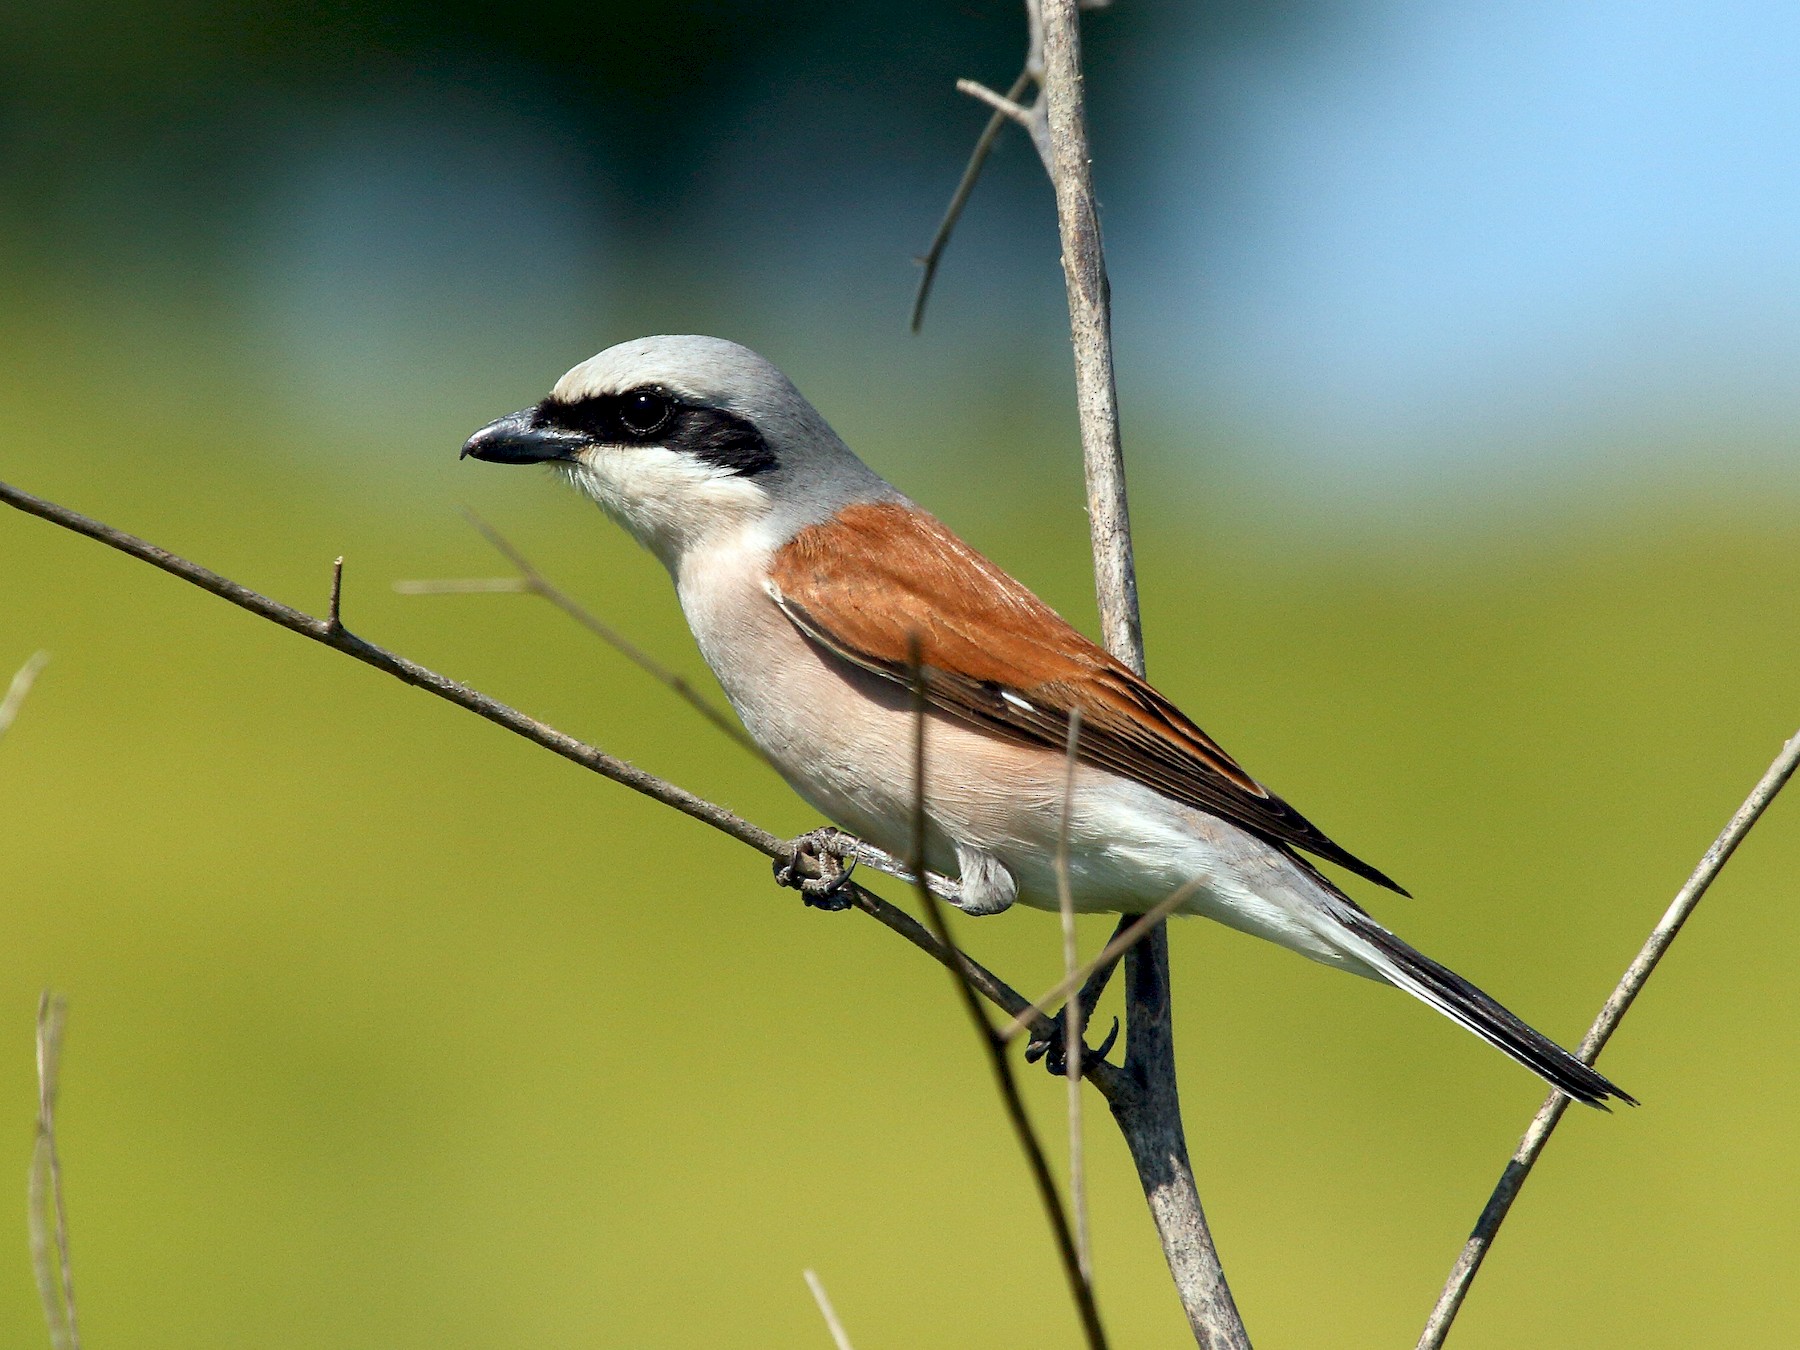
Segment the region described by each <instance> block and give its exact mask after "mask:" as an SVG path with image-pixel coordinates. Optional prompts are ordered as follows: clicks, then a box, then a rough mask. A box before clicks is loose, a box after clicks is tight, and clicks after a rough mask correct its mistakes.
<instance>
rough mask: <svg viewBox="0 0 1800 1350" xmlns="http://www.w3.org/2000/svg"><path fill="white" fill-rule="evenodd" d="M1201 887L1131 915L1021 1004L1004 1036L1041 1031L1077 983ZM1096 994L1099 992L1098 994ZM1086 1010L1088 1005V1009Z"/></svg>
mask: <svg viewBox="0 0 1800 1350" xmlns="http://www.w3.org/2000/svg"><path fill="white" fill-rule="evenodd" d="M1199 889H1200V883H1199V882H1198V881H1187V882H1183V883H1182V884H1181V885H1180V886H1177V887H1176V888H1175V889H1174V890H1172V891H1170V892H1169V893H1168V894H1167V895H1165V896H1164V897H1163V898H1162V899H1161V900H1158V901H1157V902H1156V904H1155V905H1153V906H1151V908H1149V909H1147V910H1145V911H1144V912H1143V913H1142V914H1139V915H1136V916H1135V917H1128V918H1127V920H1126V921H1125V922H1124V923H1121V924H1120V925H1119V929H1118V931H1117V932H1116V933H1114V935H1113V937H1112V940H1111V941H1109V942H1108V943H1107V944H1106V945H1105V946H1104V947H1102V948H1101V949H1100V951H1099V953H1098V954H1096V955H1095V956H1094V957H1093V958H1091V959H1090V960H1088V961H1085V962H1083V963H1082V964H1081V965H1079V966H1077V967H1076V968H1075V969H1074V970H1072V971H1070V972H1069V973H1068V974H1067V975H1065V976H1063V978H1062V979H1060V980H1058V981H1057V982H1056V983H1055V984H1053V985H1051V986H1050V988H1049V989H1047V990H1045V991H1044V992H1043V993H1042V994H1040V995H1039V996H1038V997H1037V998H1035V999H1033V1000H1032V1001H1031V1002H1030V1003H1028V1004H1026V1005H1025V1007H1023V1008H1021V1009H1020V1010H1019V1013H1018V1015H1017V1016H1016V1017H1014V1018H1013V1020H1012V1021H1010V1022H1008V1023H1007V1024H1006V1025H1005V1026H1004V1027H1002V1028H1001V1029H1000V1039H1001V1040H1003V1041H1008V1042H1011V1041H1014V1040H1017V1039H1018V1037H1019V1036H1020V1035H1022V1034H1023V1033H1024V1032H1027V1031H1030V1032H1032V1034H1033V1035H1037V1034H1039V1032H1038V1030H1037V1028H1038V1027H1039V1026H1041V1025H1043V1019H1044V1016H1045V1014H1047V1013H1048V1012H1049V1011H1050V1009H1051V1008H1053V1007H1054V1006H1056V1004H1057V1003H1059V1002H1061V1001H1062V1000H1063V999H1065V998H1067V997H1068V996H1069V993H1070V991H1071V990H1073V989H1074V988H1075V986H1076V985H1078V984H1081V983H1082V982H1083V981H1084V980H1087V979H1089V977H1091V976H1093V975H1095V974H1098V973H1099V972H1100V971H1102V970H1108V971H1110V970H1111V969H1112V968H1113V967H1114V966H1116V965H1118V963H1119V958H1120V957H1122V956H1124V955H1125V954H1126V953H1127V952H1129V951H1130V950H1131V949H1132V948H1133V947H1135V946H1137V945H1138V943H1140V942H1142V941H1143V940H1144V939H1145V938H1146V937H1148V936H1149V935H1150V934H1151V933H1153V932H1155V931H1156V926H1157V925H1158V924H1160V923H1161V922H1162V921H1163V920H1164V919H1166V918H1168V917H1169V916H1170V915H1171V914H1173V913H1174V912H1175V911H1176V910H1178V909H1180V908H1181V907H1182V906H1183V905H1184V904H1186V903H1187V902H1188V901H1189V900H1191V899H1192V898H1193V896H1194V892H1195V891H1197V890H1199ZM1096 997H1098V996H1097V995H1096ZM1090 1006H1091V1005H1090ZM1085 1011H1087V1009H1084V1012H1085ZM1059 1034H1060V1033H1059ZM1093 1067H1094V1066H1093V1065H1091V1064H1090V1065H1089V1073H1088V1077H1089V1078H1090V1079H1091V1078H1092V1077H1093V1073H1092V1069H1093Z"/></svg>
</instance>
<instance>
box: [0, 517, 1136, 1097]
mask: <svg viewBox="0 0 1800 1350" xmlns="http://www.w3.org/2000/svg"><path fill="white" fill-rule="evenodd" d="M0 502H4V503H5V504H6V505H8V506H12V507H15V508H17V509H18V510H20V511H24V512H26V513H27V514H29V515H34V516H37V517H39V518H40V519H42V520H47V521H49V522H50V523H51V524H53V525H58V526H61V527H62V528H63V529H66V530H72V531H74V532H75V533H76V534H81V535H85V536H87V537H88V538H90V539H93V540H96V541H98V542H99V543H102V544H105V545H106V546H107V547H109V548H115V549H117V550H119V552H121V553H124V554H127V555H128V556H130V557H133V558H136V559H138V560H139V561H141V562H147V563H149V564H150V565H151V566H153V567H157V568H160V569H162V570H163V571H165V572H167V573H169V575H171V576H174V577H178V578H180V579H181V580H182V581H185V582H187V583H188V584H189V585H191V586H197V587H199V588H200V589H201V590H203V591H206V592H207V593H209V594H211V595H216V596H218V597H219V598H220V599H222V600H226V601H229V602H230V603H231V604H234V605H236V606H237V607H238V608H240V609H244V610H248V611H249V612H250V613H252V614H254V615H256V616H257V617H258V618H262V619H267V620H268V621H269V622H270V623H275V624H279V625H280V626H281V627H283V628H286V629H288V630H289V631H290V632H294V633H298V634H299V635H300V636H301V637H304V638H310V639H311V640H312V641H314V642H317V643H319V644H320V645H322V646H326V647H329V648H331V649H332V650H333V651H336V652H341V653H343V654H344V655H345V656H349V657H352V658H353V659H355V660H358V661H361V662H362V663H363V664H365V665H369V666H373V667H374V668H375V669H376V670H379V671H382V672H383V673H385V674H388V675H391V676H393V677H394V678H395V679H397V680H400V681H402V682H403V683H406V684H410V685H412V686H414V687H415V688H418V689H422V690H424V691H425V692H426V693H428V694H432V695H434V696H435V697H437V698H441V699H443V700H444V701H445V702H447V703H454V704H455V705H456V706H457V707H459V708H462V709H464V710H466V711H468V712H472V713H474V714H476V715H477V716H479V717H484V718H486V719H487V720H488V721H490V722H492V723H494V724H495V725H496V726H499V727H504V728H505V729H506V730H508V731H510V732H512V733H513V734H514V735H517V736H522V737H524V738H525V739H526V740H528V741H530V742H531V743H532V744H534V745H538V746H541V747H543V748H544V749H546V750H549V751H550V752H551V753H553V754H556V755H560V756H561V757H562V758H564V759H566V760H569V761H570V762H571V763H574V764H579V765H580V766H581V767H582V768H584V769H588V770H591V771H592V772H594V773H597V774H599V775H600V776H601V777H603V778H607V779H610V780H611V781H612V782H615V783H618V784H620V785H621V786H624V787H628V788H630V789H631V790H632V791H633V792H638V793H642V794H643V795H644V796H646V797H649V798H650V799H651V800H653V801H657V802H661V803H662V804H663V805H665V806H672V807H674V808H675V809H676V810H677V811H679V812H681V813H682V814H683V815H685V816H691V817H692V818H693V819H695V820H698V821H700V822H701V823H702V824H705V825H710V826H712V828H713V829H715V830H718V831H719V832H720V833H722V834H726V835H729V836H730V837H731V838H733V839H735V840H737V841H738V842H739V843H741V844H746V845H748V846H749V847H751V848H753V849H755V850H756V851H757V852H759V853H761V854H763V855H764V856H765V857H770V858H785V857H787V856H788V853H789V847H788V843H787V841H785V840H783V839H781V838H780V837H779V836H777V835H774V834H771V833H769V831H767V830H764V829H761V828H760V827H758V826H756V825H753V824H751V823H750V822H749V821H747V820H744V819H743V818H742V817H740V816H738V815H735V814H734V813H732V812H730V811H727V810H726V809H725V808H724V807H722V806H719V805H717V804H716V803H713V802H710V801H707V800H706V799H705V798H704V797H700V796H696V795H695V794H694V793H692V792H689V791H687V790H686V789H685V788H681V787H678V786H676V785H675V784H674V783H671V782H669V781H668V780H666V779H663V778H659V777H657V776H656V775H655V774H652V773H647V772H645V771H644V770H643V769H640V768H638V767H637V766H636V765H634V764H631V763H628V762H627V761H625V760H622V759H619V758H618V757H616V756H614V755H609V754H607V753H606V752H605V751H604V750H600V749H598V748H596V747H595V746H592V745H588V744H586V743H585V742H583V741H578V740H576V739H575V738H574V737H573V736H570V735H567V734H566V733H564V732H561V731H558V730H557V729H556V728H554V727H551V726H548V725H546V724H545V723H543V722H539V721H538V720H536V719H535V718H532V717H527V716H526V715H525V714H524V713H521V712H519V711H517V710H516V709H513V708H510V707H508V706H507V705H506V704H504V703H501V702H500V701H499V700H498V699H494V698H490V697H488V696H487V695H486V694H483V693H481V692H480V691H478V690H475V689H471V688H469V687H468V686H467V685H464V684H459V683H457V682H456V681H455V680H452V679H450V678H448V677H447V676H444V675H440V674H438V673H437V672H436V671H434V670H430V669H428V668H427V667H425V666H422V665H420V664H418V662H416V661H411V660H408V659H407V658H406V657H404V656H400V655H398V654H396V653H394V652H390V651H388V650H386V649H385V648H382V647H377V646H376V645H375V644H374V643H372V642H367V641H365V640H364V639H362V638H359V637H357V636H356V635H355V634H353V633H349V632H346V631H344V630H343V629H341V628H340V629H336V630H333V629H332V628H331V627H330V626H329V625H328V624H327V623H326V621H325V620H323V619H317V618H314V617H312V616H311V615H309V614H305V613H303V612H301V611H300V610H297V609H294V608H292V607H291V606H289V605H284V604H282V603H281V602H280V601H278V600H271V599H269V598H268V597H267V596H265V595H261V594H259V593H258V592H256V591H253V590H251V589H250V588H249V587H247V586H243V585H240V584H239V583H237V582H235V581H232V580H231V579H230V578H228V577H223V576H220V575H219V574H218V573H217V572H214V571H211V570H209V569H208V568H205V567H201V566H200V565H199V564H197V563H193V562H189V561H188V560H187V559H186V558H183V557H180V556H179V555H177V554H174V553H170V552H169V551H168V550H167V549H162V548H158V547H157V546H156V545H155V544H151V543H148V542H146V541H145V540H142V539H139V538H138V537H137V536H136V535H132V534H127V533H126V532H125V531H124V530H118V529H114V528H113V527H112V526H110V525H104V524H102V523H101V522H100V521H97V520H94V519H93V518H92V517H90V516H84V515H82V514H81V513H80V512H79V511H72V510H70V509H69V508H68V507H66V506H60V505H58V504H57V503H55V502H51V501H46V500H45V499H44V498H42V497H35V496H33V495H32V494H31V493H29V492H24V491H21V490H20V489H19V488H16V487H13V486H12V485H11V484H9V483H4V482H0ZM843 893H844V894H845V895H846V896H848V897H849V899H850V902H851V904H852V905H853V906H854V907H855V908H857V909H860V910H861V911H862V912H863V913H865V914H867V915H868V916H869V917H870V918H872V919H875V920H876V921H877V922H879V923H881V924H883V925H884V926H886V927H887V928H889V929H891V930H893V931H894V932H895V933H898V934H899V935H900V936H901V937H903V938H905V939H906V940H907V941H908V942H910V943H912V944H913V946H915V947H917V948H918V949H919V950H920V951H922V952H924V953H925V954H926V955H927V956H929V957H931V958H932V960H934V961H937V962H938V963H939V964H941V965H943V966H945V967H947V968H949V969H951V970H954V971H960V972H961V973H962V976H963V978H964V979H965V980H966V981H967V982H968V983H969V985H970V986H971V987H972V988H973V989H974V990H975V991H976V992H977V993H978V994H980V995H981V996H982V997H983V998H985V999H987V1000H988V1001H989V1002H991V1003H993V1004H994V1006H995V1007H997V1008H999V1009H1000V1010H1001V1011H1002V1012H1005V1013H1007V1014H1009V1015H1015V1014H1017V1013H1019V1012H1021V1011H1022V1010H1024V1009H1025V1007H1026V1006H1027V1005H1026V1000H1025V996H1024V995H1023V994H1021V993H1019V991H1018V990H1016V989H1014V988H1013V987H1012V986H1011V985H1009V984H1007V983H1006V981H1005V980H1002V979H1001V978H1000V977H999V976H997V975H995V974H994V973H993V972H992V971H990V970H988V969H987V968H986V967H985V966H983V965H982V964H981V963H980V962H978V961H975V960H973V959H972V958H970V957H968V956H966V955H964V954H963V953H961V952H956V953H952V952H951V951H950V949H949V948H947V947H945V946H944V945H942V944H941V943H939V942H938V941H937V939H936V938H934V937H932V935H931V933H930V932H929V931H928V930H927V929H926V928H925V927H924V926H923V925H922V924H920V923H919V921H918V920H917V919H915V918H913V917H912V916H911V915H910V914H908V913H907V912H906V911H905V910H903V909H899V908H897V907H896V906H894V905H890V904H889V903H888V902H887V901H885V900H883V899H882V898H881V897H880V896H878V895H875V894H874V893H872V892H871V891H868V890H866V889H865V888H863V887H861V886H858V885H856V884H855V883H854V882H852V883H850V884H848V885H847V886H846V887H845V888H844V892H843ZM1052 1029H1053V1028H1052V1024H1051V1022H1050V1019H1049V1018H1047V1017H1043V1016H1039V1017H1038V1018H1037V1020H1036V1023H1035V1025H1034V1026H1033V1028H1032V1031H1033V1034H1034V1035H1046V1036H1047V1035H1049V1034H1051V1031H1052ZM1087 1077H1088V1081H1089V1082H1090V1083H1092V1084H1093V1085H1094V1086H1095V1087H1096V1088H1097V1089H1099V1091H1100V1093H1101V1095H1102V1096H1104V1097H1106V1098H1107V1099H1108V1100H1111V1098H1112V1096H1113V1095H1114V1094H1115V1093H1118V1092H1120V1091H1122V1090H1123V1085H1122V1082H1121V1080H1120V1078H1119V1076H1118V1074H1117V1073H1116V1072H1115V1071H1114V1069H1113V1066H1112V1065H1110V1064H1100V1065H1095V1066H1093V1067H1092V1068H1090V1069H1089V1071H1088V1075H1087Z"/></svg>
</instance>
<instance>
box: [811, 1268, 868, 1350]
mask: <svg viewBox="0 0 1800 1350" xmlns="http://www.w3.org/2000/svg"><path fill="white" fill-rule="evenodd" d="M800 1274H801V1275H802V1277H804V1278H805V1280H806V1287H807V1288H808V1289H810V1290H812V1296H813V1302H814V1303H816V1304H818V1305H819V1316H820V1317H823V1318H824V1319H825V1329H826V1330H827V1331H829V1332H830V1333H831V1343H832V1344H833V1345H834V1346H836V1347H837V1350H856V1347H855V1346H853V1345H851V1344H850V1333H849V1332H847V1331H845V1330H844V1324H843V1323H842V1322H840V1321H838V1315H837V1309H836V1308H834V1307H832V1306H831V1299H830V1298H829V1297H827V1296H826V1293H825V1282H824V1281H823V1280H821V1279H820V1278H819V1275H818V1272H817V1271H812V1270H803V1271H801V1272H800Z"/></svg>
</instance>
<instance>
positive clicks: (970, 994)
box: [907, 634, 1106, 1350]
mask: <svg viewBox="0 0 1800 1350" xmlns="http://www.w3.org/2000/svg"><path fill="white" fill-rule="evenodd" d="M907 645H908V659H907V665H908V667H909V668H910V671H911V684H912V704H913V812H912V836H911V837H912V847H913V856H912V858H911V859H910V862H911V866H912V872H913V876H914V878H915V880H914V881H913V889H914V890H915V891H916V892H917V893H918V896H919V903H920V905H921V906H923V907H924V910H925V914H926V918H927V920H928V921H929V922H930V924H931V929H932V932H933V933H934V934H936V936H937V940H938V942H939V943H940V944H942V945H943V946H944V947H945V948H946V949H948V950H949V951H950V952H951V953H952V954H953V955H955V956H957V957H960V956H961V949H960V948H958V947H957V945H956V938H955V937H954V936H953V935H952V934H951V932H950V922H949V919H948V917H947V916H946V915H945V913H944V903H943V901H941V900H939V899H938V898H937V896H935V895H933V894H932V893H931V887H929V886H927V885H926V884H925V831H926V825H927V821H926V813H925V799H926V793H925V783H926V778H925V726H926V716H925V674H924V667H923V665H922V664H921V662H920V659H919V639H918V635H917V634H914V635H913V636H912V638H911V639H910V641H909V642H908V644H907ZM950 974H951V982H952V983H953V984H954V985H955V986H956V991H957V997H958V998H959V999H961V1000H962V1003H963V1006H964V1008H965V1009H966V1010H967V1011H968V1014H969V1020H970V1021H971V1022H972V1023H973V1024H974V1026H975V1034H976V1036H977V1038H978V1039H979V1040H980V1041H981V1048H982V1050H983V1051H984V1052H985V1053H986V1054H987V1059H988V1065H989V1067H990V1068H991V1069H992V1070H993V1073H994V1083H995V1086H996V1087H998V1088H999V1089H1000V1101H1001V1104H1002V1105H1003V1106H1004V1107H1005V1108H1006V1116H1007V1119H1008V1120H1009V1121H1010V1122H1011V1124H1012V1127H1013V1133H1014V1135H1015V1136H1016V1137H1017V1139H1018V1141H1019V1148H1020V1150H1021V1151H1022V1152H1023V1153H1024V1154H1025V1163H1026V1166H1027V1167H1028V1168H1029V1169H1030V1171H1031V1179H1032V1181H1033V1182H1034V1183H1036V1186H1037V1192H1038V1198H1039V1199H1040V1200H1041V1201H1042V1202H1043V1206H1044V1217H1045V1218H1046V1219H1048V1220H1049V1223H1050V1233H1051V1236H1052V1237H1053V1238H1054V1239H1055V1241H1056V1251H1057V1255H1058V1256H1059V1257H1060V1258H1061V1259H1062V1268H1063V1274H1064V1275H1065V1276H1066V1277H1067V1279H1068V1283H1069V1292H1070V1294H1071V1295H1072V1296H1073V1297H1074V1299H1075V1310H1076V1312H1077V1314H1078V1315H1079V1316H1080V1318H1081V1328H1082V1331H1083V1333H1084V1334H1085V1335H1086V1337H1087V1343H1088V1347H1089V1350H1105V1347H1106V1332H1105V1331H1104V1330H1103V1329H1102V1327H1101V1325H1100V1309H1099V1307H1098V1306H1097V1305H1096V1304H1095V1302H1094V1289H1093V1286H1092V1284H1090V1283H1089V1281H1088V1279H1087V1276H1086V1275H1085V1274H1084V1273H1083V1271H1082V1267H1081V1258H1080V1256H1079V1255H1078V1254H1077V1252H1076V1250H1075V1236H1074V1233H1073V1232H1072V1231H1071V1229H1070V1226H1069V1216H1068V1215H1067V1214H1066V1213H1065V1212H1064V1210H1063V1203H1062V1197H1061V1196H1059V1195H1058V1194H1057V1193H1056V1180H1055V1178H1054V1177H1052V1176H1051V1174H1050V1163H1049V1160H1048V1159H1047V1158H1046V1157H1045V1156H1044V1146H1043V1145H1042V1144H1041V1143H1039V1142H1038V1137H1037V1131H1036V1130H1035V1129H1033V1128H1032V1124H1031V1117H1030V1116H1029V1115H1027V1114H1026V1111H1025V1100H1024V1098H1023V1097H1021V1096H1020V1095H1019V1084H1018V1081H1017V1080H1016V1079H1015V1078H1014V1077H1013V1071H1012V1064H1011V1062H1010V1061H1009V1060H1008V1059H1007V1057H1006V1043H1005V1042H1004V1041H1002V1040H1001V1039H1000V1037H999V1036H997V1035H995V1033H994V1025H993V1023H991V1022H990V1021H988V1018H987V1014H986V1013H985V1012H983V1011H982V1008H981V1003H980V1002H979V1000H977V999H976V997H975V991H974V990H973V989H971V988H970V987H969V982H968V981H967V980H966V979H964V978H963V977H962V976H961V975H960V974H958V973H957V969H956V967H955V966H952V967H951V968H950Z"/></svg>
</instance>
